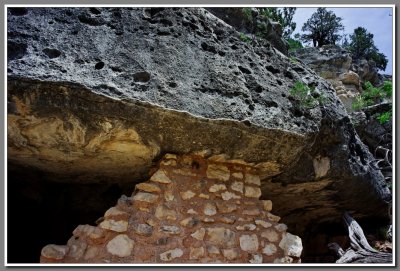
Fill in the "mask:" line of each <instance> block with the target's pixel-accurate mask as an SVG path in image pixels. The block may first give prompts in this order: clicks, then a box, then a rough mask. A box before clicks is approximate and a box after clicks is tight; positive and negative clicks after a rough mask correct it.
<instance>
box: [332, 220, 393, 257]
mask: <svg viewBox="0 0 400 271" xmlns="http://www.w3.org/2000/svg"><path fill="white" fill-rule="evenodd" d="M343 219H344V221H345V223H346V225H347V227H348V230H349V237H350V245H351V247H350V248H348V249H347V250H346V251H344V250H343V249H342V248H341V247H340V246H339V245H338V244H337V243H330V244H328V247H329V249H331V250H333V251H334V252H335V253H336V255H337V256H338V257H340V258H339V259H338V260H337V261H336V263H392V254H391V253H385V252H380V251H377V250H376V249H373V248H372V247H371V246H370V245H369V243H368V241H367V238H365V235H364V232H363V230H362V228H361V226H360V225H359V224H358V223H357V222H356V221H355V220H354V219H353V218H352V217H351V216H350V215H349V214H348V213H345V214H344V215H343Z"/></svg>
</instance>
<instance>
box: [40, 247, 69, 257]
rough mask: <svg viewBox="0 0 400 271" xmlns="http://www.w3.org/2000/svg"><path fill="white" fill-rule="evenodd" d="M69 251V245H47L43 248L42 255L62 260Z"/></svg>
mask: <svg viewBox="0 0 400 271" xmlns="http://www.w3.org/2000/svg"><path fill="white" fill-rule="evenodd" d="M67 252H68V247H67V246H59V245H47V246H45V247H44V248H42V251H41V255H42V256H43V257H46V258H48V259H54V260H62V259H64V257H65V255H66V254H67Z"/></svg>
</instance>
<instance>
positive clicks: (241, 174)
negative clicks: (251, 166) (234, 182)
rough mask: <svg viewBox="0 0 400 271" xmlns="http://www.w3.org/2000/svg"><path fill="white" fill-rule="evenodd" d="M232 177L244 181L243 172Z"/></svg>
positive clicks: (233, 174)
mask: <svg viewBox="0 0 400 271" xmlns="http://www.w3.org/2000/svg"><path fill="white" fill-rule="evenodd" d="M232 176H233V177H235V178H236V179H243V173H242V172H235V173H232Z"/></svg>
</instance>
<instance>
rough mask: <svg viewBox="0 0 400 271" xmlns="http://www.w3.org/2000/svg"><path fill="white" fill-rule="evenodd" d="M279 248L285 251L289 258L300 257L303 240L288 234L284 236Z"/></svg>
mask: <svg viewBox="0 0 400 271" xmlns="http://www.w3.org/2000/svg"><path fill="white" fill-rule="evenodd" d="M279 247H280V248H282V249H283V251H284V252H285V255H287V256H293V257H300V256H301V252H302V251H303V245H302V243H301V238H300V237H298V236H296V235H293V234H290V233H286V234H285V235H284V236H283V238H282V240H281V242H280V243H279Z"/></svg>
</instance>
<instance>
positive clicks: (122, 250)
mask: <svg viewBox="0 0 400 271" xmlns="http://www.w3.org/2000/svg"><path fill="white" fill-rule="evenodd" d="M134 243H135V242H134V241H133V240H132V239H130V238H129V237H128V236H127V235H126V234H120V235H117V236H116V237H114V238H113V239H112V240H111V241H110V242H108V244H107V251H108V253H110V254H112V255H115V256H118V257H128V256H130V255H131V253H132V249H133V245H134Z"/></svg>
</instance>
